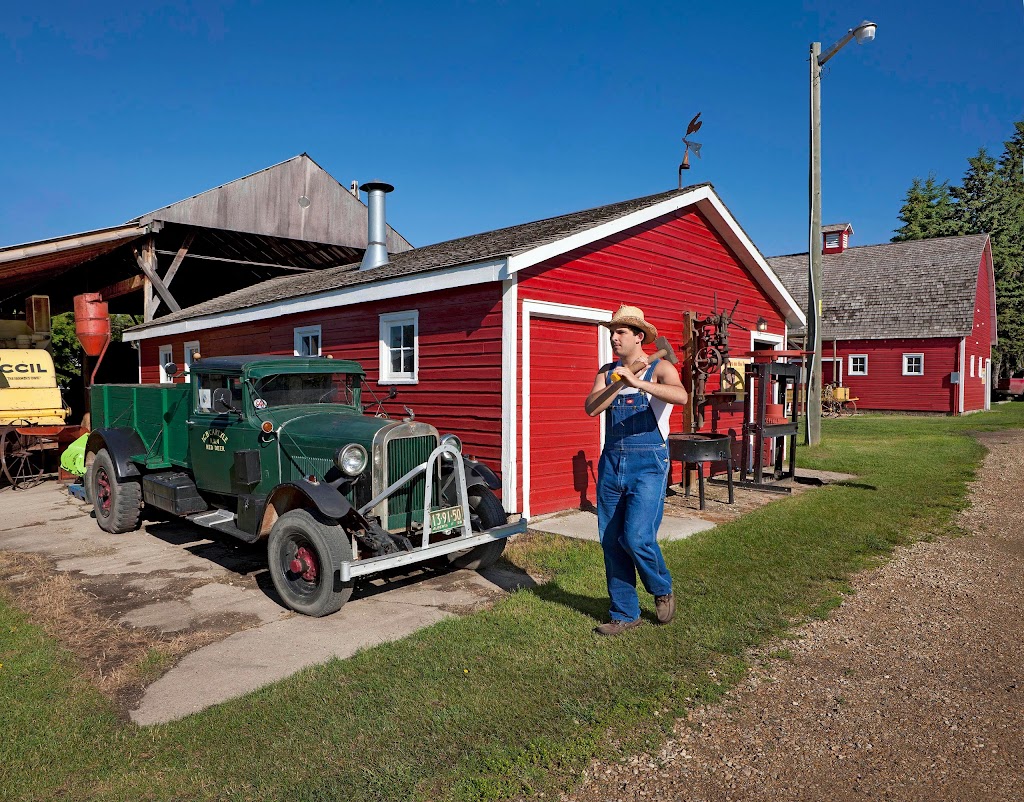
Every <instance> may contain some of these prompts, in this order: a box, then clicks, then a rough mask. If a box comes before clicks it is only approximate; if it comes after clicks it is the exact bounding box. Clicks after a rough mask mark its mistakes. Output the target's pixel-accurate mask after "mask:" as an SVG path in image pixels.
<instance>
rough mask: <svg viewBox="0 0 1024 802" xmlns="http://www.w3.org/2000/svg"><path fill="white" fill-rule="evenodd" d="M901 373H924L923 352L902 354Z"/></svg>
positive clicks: (917, 374) (915, 374)
mask: <svg viewBox="0 0 1024 802" xmlns="http://www.w3.org/2000/svg"><path fill="white" fill-rule="evenodd" d="M903 375H904V376H923V375H924V354H904V355H903Z"/></svg>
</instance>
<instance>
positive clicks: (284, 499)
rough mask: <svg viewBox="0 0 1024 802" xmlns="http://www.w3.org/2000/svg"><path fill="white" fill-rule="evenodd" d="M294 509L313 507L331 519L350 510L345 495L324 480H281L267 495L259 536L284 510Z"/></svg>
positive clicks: (262, 535)
mask: <svg viewBox="0 0 1024 802" xmlns="http://www.w3.org/2000/svg"><path fill="white" fill-rule="evenodd" d="M296 509H305V510H317V511H319V512H320V513H321V514H322V515H324V516H325V517H327V518H330V519H331V520H334V521H337V520H339V519H341V518H344V517H345V516H346V515H348V514H349V513H350V512H351V511H352V505H351V504H350V503H349V501H348V499H347V498H345V497H344V496H343V495H342V494H341V493H339V492H338V491H337V490H335V489H334V488H333V487H331V486H330V485H328V484H323V483H321V482H318V483H316V484H313V483H312V482H307V481H305V480H303V481H300V482H285V483H284V484H280V485H278V486H277V487H275V488H274V489H273V490H272V491H271V492H270V495H269V496H267V505H266V507H264V508H263V520H262V521H261V523H260V528H259V533H258V534H259V536H260V537H266V536H267V535H269V534H270V529H271V527H273V525H274V523H275V522H276V521H277V519H278V518H280V517H281V516H282V515H284V514H285V513H286V512H289V511H291V510H296Z"/></svg>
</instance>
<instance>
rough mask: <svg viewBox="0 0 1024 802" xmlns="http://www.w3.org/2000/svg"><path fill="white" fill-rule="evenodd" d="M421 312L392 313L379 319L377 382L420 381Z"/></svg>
mask: <svg viewBox="0 0 1024 802" xmlns="http://www.w3.org/2000/svg"><path fill="white" fill-rule="evenodd" d="M419 327H420V313H419V311H417V310H412V311H410V312H392V313H390V314H387V315H381V316H380V383H381V384H416V382H418V381H419V377H418V368H419Z"/></svg>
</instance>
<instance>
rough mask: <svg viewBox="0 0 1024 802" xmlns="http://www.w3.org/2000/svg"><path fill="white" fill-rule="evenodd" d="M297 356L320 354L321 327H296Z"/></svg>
mask: <svg viewBox="0 0 1024 802" xmlns="http://www.w3.org/2000/svg"><path fill="white" fill-rule="evenodd" d="M295 356H320V327H319V326H302V327H300V328H297V329H295Z"/></svg>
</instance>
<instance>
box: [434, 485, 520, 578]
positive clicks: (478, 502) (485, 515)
mask: <svg viewBox="0 0 1024 802" xmlns="http://www.w3.org/2000/svg"><path fill="white" fill-rule="evenodd" d="M469 493H470V495H469V510H470V512H471V513H472V515H473V516H474V517H475V518H479V519H480V526H479V527H477V526H474V527H473V529H474V530H475V531H479V530H482V529H491V528H493V527H495V526H504V525H505V524H507V523H508V515H506V514H505V510H504V508H503V507H502V506H501V502H500V501H498V499H497V498H496V497H495V495H494V493H492V492H491V491H490V490H489V489H487V488H486V487H474V488H472V489H471V490H470V491H469ZM507 540H508V538H501V540H495V541H492V542H491V543H483V544H481V545H479V546H476V547H475V548H472V549H466V550H465V551H453V552H452V553H451V554H449V555H448V562H449V564H450V565H452V566H453V567H455V568H468V569H469V570H471V571H479V570H481V569H483V568H490V567H491V566H492V565H494V564H495V563H496V562H497V561H498V558H499V557H500V556H501V554H502V552H503V551H505V543H506V542H507Z"/></svg>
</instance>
